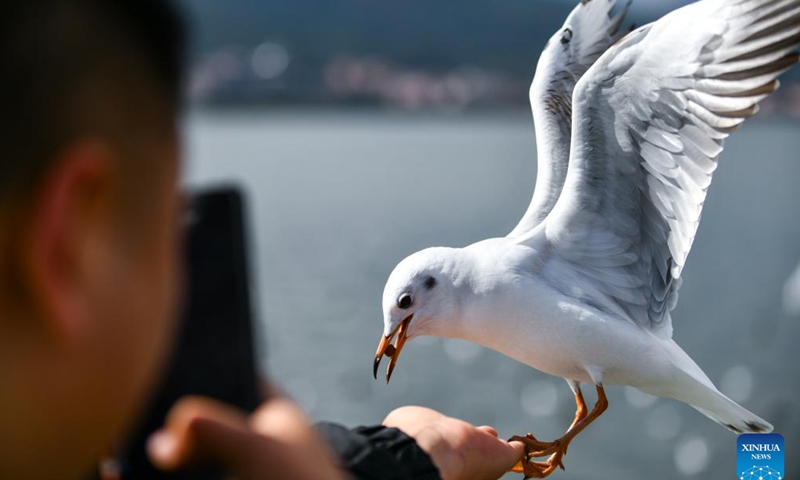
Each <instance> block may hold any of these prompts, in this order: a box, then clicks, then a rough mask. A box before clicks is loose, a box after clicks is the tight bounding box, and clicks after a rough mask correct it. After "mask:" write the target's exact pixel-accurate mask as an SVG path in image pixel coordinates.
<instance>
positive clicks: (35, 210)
mask: <svg viewBox="0 0 800 480" xmlns="http://www.w3.org/2000/svg"><path fill="white" fill-rule="evenodd" d="M114 166H115V165H114V162H113V159H112V156H111V150H110V149H109V148H107V147H106V146H105V145H103V144H102V143H95V142H84V143H80V144H75V145H73V146H71V147H70V148H68V149H67V150H65V151H64V152H63V153H62V154H60V155H59V156H58V158H56V159H55V160H54V161H53V162H52V163H51V165H50V166H49V167H48V168H47V170H46V171H45V172H44V174H43V176H42V178H41V179H40V181H39V182H38V185H39V186H38V188H37V189H36V191H35V192H34V194H33V196H32V198H31V200H32V201H31V210H30V216H29V218H28V219H25V220H24V223H23V225H24V226H22V228H24V229H25V231H24V232H22V233H23V235H21V237H20V238H21V239H22V241H23V244H22V245H20V250H21V252H22V257H23V258H22V259H21V260H22V270H23V272H22V273H23V277H24V282H25V283H26V284H27V286H26V288H25V291H26V293H27V294H28V295H27V296H28V297H29V298H27V299H26V300H27V301H28V302H31V304H30V305H28V307H29V308H33V309H35V310H36V311H37V318H39V319H40V320H41V322H43V324H42V325H40V326H41V327H43V328H44V330H45V331H47V332H49V333H50V334H52V335H55V336H56V337H57V338H59V339H62V340H64V339H67V340H69V339H75V338H76V336H82V335H84V334H86V333H87V328H89V324H90V323H91V311H92V308H91V304H92V285H93V283H92V282H93V279H94V278H96V277H95V276H96V275H97V274H98V273H99V272H97V271H93V269H96V268H98V267H100V268H102V265H98V264H99V263H102V262H98V261H97V259H98V257H102V256H104V255H105V254H106V253H107V252H106V251H105V250H106V249H107V248H108V247H109V245H108V243H107V242H108V241H109V240H110V237H109V235H113V225H112V224H111V220H112V217H113V215H112V210H113V208H112V198H113V191H114V189H115V184H114V182H115V176H114V170H115V169H114Z"/></svg>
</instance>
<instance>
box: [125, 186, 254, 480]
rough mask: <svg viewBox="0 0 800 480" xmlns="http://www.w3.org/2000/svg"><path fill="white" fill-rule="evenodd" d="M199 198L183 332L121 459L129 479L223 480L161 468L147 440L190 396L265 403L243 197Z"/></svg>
mask: <svg viewBox="0 0 800 480" xmlns="http://www.w3.org/2000/svg"><path fill="white" fill-rule="evenodd" d="M192 200H193V201H192V206H191V212H190V214H189V218H188V220H187V221H188V222H189V225H188V232H187V236H186V240H185V241H186V249H185V253H186V255H187V258H186V265H187V274H186V291H185V292H186V296H185V305H184V313H183V319H182V324H181V327H180V334H179V338H178V342H177V344H176V345H175V347H176V348H175V351H174V353H173V358H172V362H171V364H170V366H169V368H168V372H167V374H166V376H165V377H164V380H163V382H162V384H161V388H160V390H159V391H158V392H157V394H156V396H155V398H154V399H153V400H152V401H151V403H150V408H149V411H148V412H147V413H146V414H145V415H144V416H143V417H142V419H141V421H140V423H139V427H138V428H137V429H136V431H135V433H134V435H133V436H132V437H131V440H130V442H129V444H128V446H127V447H126V448H124V449H123V451H122V452H121V455H120V456H119V457H118V459H117V462H118V468H119V469H120V474H121V476H122V479H124V480H134V479H135V480H138V479H179V478H186V479H188V478H191V479H193V480H212V479H214V480H217V479H219V480H221V479H222V478H223V476H222V475H221V473H220V472H215V471H193V472H189V473H177V474H167V473H164V472H161V471H159V470H157V469H156V468H155V467H154V466H153V465H152V464H151V463H150V461H149V460H148V458H147V455H146V452H145V442H146V440H147V438H148V437H149V435H150V434H151V433H152V432H153V431H155V430H156V429H158V428H160V427H161V426H162V425H163V422H164V417H165V416H166V414H167V412H168V411H169V409H170V407H171V406H172V405H173V404H174V403H175V401H176V400H178V399H179V398H181V397H182V396H184V395H204V396H210V397H213V398H216V399H219V400H221V401H223V402H226V403H229V404H232V405H235V406H237V407H239V408H242V409H245V410H247V411H253V410H254V409H255V408H256V407H257V406H258V404H259V403H260V401H261V398H260V392H259V380H258V375H257V368H256V355H255V347H254V342H253V325H252V323H253V322H252V310H251V304H250V295H249V279H248V268H247V267H248V262H247V254H246V235H245V223H244V212H243V210H244V209H243V207H244V205H243V200H242V196H241V194H240V193H239V192H238V191H237V190H236V189H233V188H221V189H215V190H213V191H205V192H202V193H198V194H196V195H194V197H193V199H192Z"/></svg>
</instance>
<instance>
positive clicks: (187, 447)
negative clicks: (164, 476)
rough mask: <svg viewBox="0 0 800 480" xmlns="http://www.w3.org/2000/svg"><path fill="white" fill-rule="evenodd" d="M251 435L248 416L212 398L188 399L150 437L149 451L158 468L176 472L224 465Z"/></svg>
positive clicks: (174, 408)
mask: <svg viewBox="0 0 800 480" xmlns="http://www.w3.org/2000/svg"><path fill="white" fill-rule="evenodd" d="M250 435H252V434H251V433H250V432H249V431H248V428H247V415H246V414H245V413H244V412H241V411H239V410H237V409H235V408H233V407H230V406H228V405H225V404H222V403H220V402H217V401H215V400H211V399H208V398H202V397H185V398H183V399H181V400H180V401H178V402H177V403H176V404H175V406H173V408H172V409H171V410H170V412H169V414H168V415H167V419H166V422H165V425H164V427H163V428H162V429H161V430H159V431H158V432H156V433H155V434H153V435H152V436H151V437H150V439H149V440H148V442H147V449H148V453H149V454H150V457H151V460H152V461H153V463H154V464H156V465H157V466H158V467H160V468H163V469H165V470H175V469H178V468H183V467H186V466H190V465H197V464H202V463H209V462H214V461H223V460H224V459H225V457H226V456H227V454H229V453H231V452H230V450H231V449H232V448H233V449H235V448H236V447H237V446H239V445H240V444H241V443H243V442H244V441H245V438H247V437H249V436H250Z"/></svg>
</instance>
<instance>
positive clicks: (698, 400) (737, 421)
mask: <svg viewBox="0 0 800 480" xmlns="http://www.w3.org/2000/svg"><path fill="white" fill-rule="evenodd" d="M673 344H674V346H675V347H677V350H673V352H672V353H673V364H674V365H675V366H676V367H677V369H678V372H676V373H677V375H676V376H675V377H674V379H675V380H676V384H674V385H673V387H675V388H670V389H669V390H670V391H669V392H660V393H661V394H662V396H669V397H672V398H675V399H676V400H679V401H681V402H685V403H688V404H689V405H691V406H692V407H694V409H695V410H697V411H699V412H700V413H702V414H703V415H705V416H707V417H708V418H710V419H711V420H714V421H715V422H717V423H719V424H720V425H722V426H723V427H725V428H727V429H728V430H730V431H731V432H733V433H736V434H741V433H769V432H771V431H772V425H771V424H770V423H769V422H767V421H766V420H764V419H763V418H761V417H759V416H758V415H756V414H754V413H753V412H751V411H749V410H747V409H746V408H744V407H742V406H741V405H739V404H738V403H736V402H734V401H733V400H731V399H730V398H728V397H727V396H725V395H724V394H723V393H722V392H720V391H719V390H717V387H715V386H714V384H713V383H712V382H711V380H710V379H709V378H708V376H706V374H705V373H704V372H703V371H702V370H701V369H700V367H698V366H697V364H696V363H695V362H694V360H692V359H691V358H690V357H689V355H687V354H686V352H684V351H683V350H682V349H681V348H680V347H678V345H677V344H675V343H674V342H673Z"/></svg>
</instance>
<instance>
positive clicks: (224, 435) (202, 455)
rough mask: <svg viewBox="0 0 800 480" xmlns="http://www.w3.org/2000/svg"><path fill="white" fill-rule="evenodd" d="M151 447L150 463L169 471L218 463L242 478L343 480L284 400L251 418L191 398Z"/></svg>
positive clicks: (295, 410) (178, 406) (183, 402)
mask: <svg viewBox="0 0 800 480" xmlns="http://www.w3.org/2000/svg"><path fill="white" fill-rule="evenodd" d="M147 447H148V453H149V454H150V459H151V461H152V462H153V463H154V464H155V465H156V466H157V467H159V468H162V469H164V470H168V471H173V470H179V469H183V468H188V467H196V466H203V465H213V466H217V467H221V468H222V469H223V470H225V472H226V473H229V474H231V475H234V476H235V477H236V478H238V479H240V480H256V479H257V480H266V479H285V478H292V479H299V480H306V479H308V480H328V479H330V480H342V479H343V478H344V477H343V475H342V473H341V472H340V471H339V469H338V467H337V466H336V465H335V462H334V460H333V456H332V455H331V453H330V452H328V450H327V447H326V446H325V445H324V444H323V442H322V441H321V440H320V439H319V438H318V437H317V435H316V433H315V432H314V430H313V428H312V427H311V424H310V423H309V422H308V420H307V419H306V417H305V416H304V415H303V413H302V412H301V411H300V409H299V408H298V407H297V406H296V405H295V404H294V403H292V402H291V401H290V400H288V399H286V398H282V397H277V398H274V399H271V400H268V401H267V402H264V404H262V405H261V407H259V409H258V410H256V412H255V413H253V415H251V416H250V417H248V416H247V414H246V413H245V412H243V411H241V410H238V409H236V408H234V407H231V406H229V405H226V404H224V403H221V402H217V401H215V400H211V399H208V398H203V397H186V398H184V399H182V400H180V401H179V402H178V403H176V404H175V406H174V407H173V408H172V410H171V411H170V413H169V415H168V416H167V420H166V424H165V425H164V427H163V428H162V429H161V430H159V431H158V432H156V433H155V434H154V435H153V436H152V437H151V438H150V440H149V442H148V445H147Z"/></svg>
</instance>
